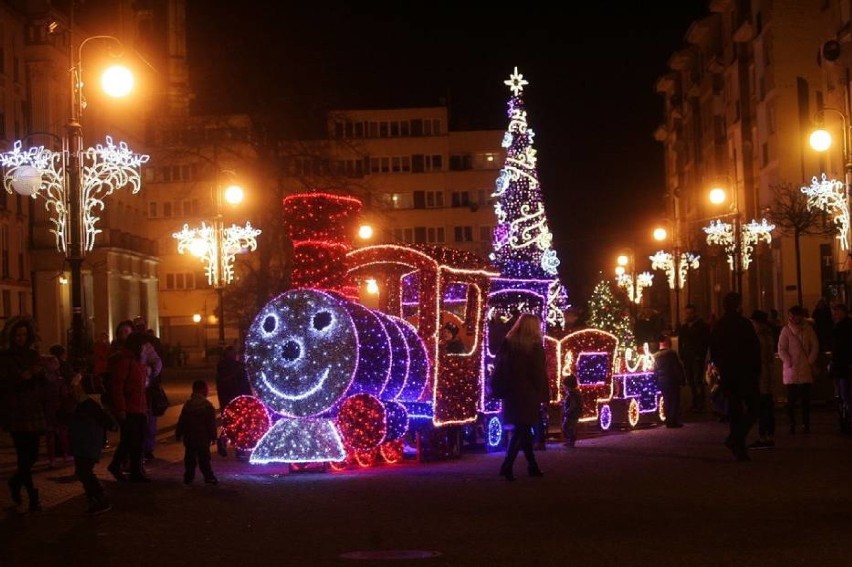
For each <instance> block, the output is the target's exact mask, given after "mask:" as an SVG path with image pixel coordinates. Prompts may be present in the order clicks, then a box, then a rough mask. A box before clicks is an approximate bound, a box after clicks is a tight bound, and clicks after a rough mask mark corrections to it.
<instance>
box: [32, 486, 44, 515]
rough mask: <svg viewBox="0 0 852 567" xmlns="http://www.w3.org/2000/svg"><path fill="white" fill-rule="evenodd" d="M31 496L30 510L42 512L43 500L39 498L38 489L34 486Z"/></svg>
mask: <svg viewBox="0 0 852 567" xmlns="http://www.w3.org/2000/svg"><path fill="white" fill-rule="evenodd" d="M29 497H30V512H41V502H40V501H39V499H38V489H37V488H33V489H32V490H30V491H29Z"/></svg>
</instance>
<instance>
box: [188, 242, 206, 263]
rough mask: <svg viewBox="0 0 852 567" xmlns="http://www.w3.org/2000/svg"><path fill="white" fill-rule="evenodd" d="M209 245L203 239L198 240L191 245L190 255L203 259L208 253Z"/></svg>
mask: <svg viewBox="0 0 852 567" xmlns="http://www.w3.org/2000/svg"><path fill="white" fill-rule="evenodd" d="M207 248H208V244H207V241H206V240H204V239H203V238H196V239H195V240H193V241H192V242H190V244H189V253H190V254H192V255H193V256H195V257H197V258H201V257H202V256H204V255H205V254H206V253H207Z"/></svg>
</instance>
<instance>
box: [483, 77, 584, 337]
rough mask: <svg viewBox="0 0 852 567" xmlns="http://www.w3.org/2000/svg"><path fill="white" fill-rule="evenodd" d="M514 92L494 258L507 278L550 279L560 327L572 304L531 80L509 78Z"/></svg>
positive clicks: (553, 315) (552, 315)
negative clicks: (551, 220)
mask: <svg viewBox="0 0 852 567" xmlns="http://www.w3.org/2000/svg"><path fill="white" fill-rule="evenodd" d="M504 82H505V84H506V85H507V86H508V87H509V90H510V91H511V92H512V97H511V98H510V99H509V109H508V117H509V127H508V128H507V130H506V133H505V135H504V136H503V147H504V148H506V162H505V164H504V165H503V169H502V170H501V171H500V176H499V177H498V178H497V183H496V187H495V190H494V193H492V195H491V196H492V197H494V212H495V214H496V215H497V226H495V227H494V235H493V241H492V244H493V252H492V253H491V256H490V258H491V260H492V261H493V262H494V264H495V265H496V266H497V268H498V269H499V270H500V274H501V275H502V277H504V278H507V279H514V280H528V281H530V282H536V283H537V284H540V283H541V282H547V281H548V280H549V282H550V283H549V285H548V288H547V315H546V319H547V324H548V326H550V327H557V328H561V327H562V326H563V324H564V320H563V317H562V312H563V311H564V310H565V309H566V308H567V307H568V294H567V293H566V291H565V287H564V286H563V285H562V283H561V282H560V281H559V274H558V272H557V268H558V267H559V258H558V257H557V254H556V250H554V249H553V246H552V242H553V235H552V234H551V232H550V229H549V228H548V224H547V215H546V214H545V210H544V201H543V198H542V192H541V185H540V184H539V181H538V171H537V170H536V161H537V157H536V150H535V148H534V147H533V142H534V137H535V133H534V132H533V130H532V128H529V127H528V125H527V111H526V108H525V106H524V99H523V91H524V86H525V85H527V84H529V81H527V80H525V79H524V76H523V75H521V74H520V73H518V68H517V67H515V70H514V73H512V75H511V76H510V77H509V79H508V80H506V81H504Z"/></svg>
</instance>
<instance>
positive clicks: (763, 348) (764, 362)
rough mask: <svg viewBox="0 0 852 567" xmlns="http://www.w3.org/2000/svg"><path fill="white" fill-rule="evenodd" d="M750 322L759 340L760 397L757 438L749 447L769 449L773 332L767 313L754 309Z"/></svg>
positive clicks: (771, 437) (771, 436)
mask: <svg viewBox="0 0 852 567" xmlns="http://www.w3.org/2000/svg"><path fill="white" fill-rule="evenodd" d="M751 323H752V325H754V332H755V333H757V340H758V341H760V397H759V398H758V401H757V411H758V417H757V432H758V436H759V437H758V439H757V441H755V442H754V443H752V444H750V445H749V446H748V448H749V449H771V448H772V447H774V446H775V400H774V399H773V396H772V366H773V364H774V361H775V334H774V333H773V331H772V327H771V326H770V325H769V314H768V313H767V312H766V311H761V310H760V309H756V310H755V311H754V312H753V313H752V314H751Z"/></svg>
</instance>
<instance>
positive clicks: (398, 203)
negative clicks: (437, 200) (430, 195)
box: [382, 193, 423, 209]
mask: <svg viewBox="0 0 852 567" xmlns="http://www.w3.org/2000/svg"><path fill="white" fill-rule="evenodd" d="M382 206H383V207H384V208H385V209H413V208H414V194H413V193H385V194H384V195H382ZM421 208H423V207H421Z"/></svg>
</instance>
